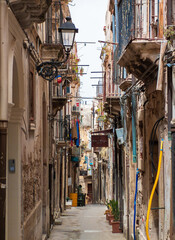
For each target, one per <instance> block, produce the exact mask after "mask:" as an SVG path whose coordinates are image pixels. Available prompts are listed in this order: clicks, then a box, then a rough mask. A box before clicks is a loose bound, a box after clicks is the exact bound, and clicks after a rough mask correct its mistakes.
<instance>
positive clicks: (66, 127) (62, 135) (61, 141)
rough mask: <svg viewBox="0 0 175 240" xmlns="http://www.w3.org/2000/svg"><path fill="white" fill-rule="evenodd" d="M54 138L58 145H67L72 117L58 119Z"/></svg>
mask: <svg viewBox="0 0 175 240" xmlns="http://www.w3.org/2000/svg"><path fill="white" fill-rule="evenodd" d="M54 140H55V143H56V145H57V146H58V147H63V146H66V144H67V142H68V141H69V140H70V117H69V116H66V117H65V118H64V119H63V118H60V119H56V120H55V125H54Z"/></svg>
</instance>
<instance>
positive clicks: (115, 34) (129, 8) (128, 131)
mask: <svg viewBox="0 0 175 240" xmlns="http://www.w3.org/2000/svg"><path fill="white" fill-rule="evenodd" d="M174 10H175V9H174V3H173V1H133V0H131V1H125V0H122V1H117V0H115V1H109V5H108V9H107V14H106V16H107V17H106V20H107V21H106V27H105V36H106V45H107V44H108V45H109V46H111V47H110V48H111V50H110V51H109V53H108V56H109V57H108V59H111V60H110V63H108V64H107V65H105V64H103V65H104V70H105V74H104V85H103V86H104V88H105V89H104V93H105V94H106V93H107V92H108V91H109V87H108V88H107V87H106V86H107V85H108V84H110V81H111V79H110V77H109V75H110V74H111V76H112V81H113V83H112V84H114V88H113V89H114V91H115V93H116V97H115V103H114V100H113V102H112V100H110V101H109V102H108V101H106V102H104V107H105V111H106V112H107V113H108V116H109V118H110V119H114V124H115V128H116V129H119V128H121V129H122V131H123V132H122V138H121V139H119V136H118V134H117V135H116V137H117V139H116V144H117V147H116V148H117V150H118V151H117V152H118V154H117V156H116V164H117V165H116V166H117V167H116V168H117V171H116V185H117V192H116V200H118V202H119V206H120V222H121V228H122V229H123V232H124V234H125V235H126V237H127V239H133V238H136V239H147V236H148V234H149V236H150V238H152V239H174V227H173V226H174V225H173V221H174V215H173V216H172V215H171V212H172V211H173V209H174V207H173V206H174V200H173V199H174V198H173V197H172V195H171V193H172V191H173V187H172V186H174V185H173V182H174V179H173V178H172V176H173V173H174V172H173V171H174V167H173V166H174V165H173V162H174V150H173V149H174V145H173V144H174V141H173V138H171V135H172V136H173V134H171V132H172V127H173V125H172V124H173V121H172V119H173V106H174V105H173V104H172V98H173V91H172V87H171V86H172V84H173V82H174V78H173V64H174V60H173V59H174V55H173V52H174V45H173V43H174ZM170 31H172V32H171V34H170V35H171V36H169V33H170ZM105 60H106V59H105V58H104V63H105ZM107 74H108V75H107ZM106 76H107V78H106ZM110 85H111V84H110ZM111 86H112V85H111ZM105 91H106V92H105ZM106 95H107V94H106ZM108 104H109V105H110V106H108ZM114 107H115V108H117V107H118V110H119V112H118V113H117V112H116V113H115V112H114ZM112 115H113V116H112ZM114 115H116V117H114ZM162 139H163V150H162V151H163V158H162V164H161V168H160V175H159V181H158V185H157V188H156V190H155V193H154V196H153V200H152V205H151V209H150V215H149V217H148V215H147V214H148V208H149V202H150V195H151V192H152V188H153V185H154V182H155V179H156V174H157V169H158V163H159V155H160V151H161V141H162ZM171 150H172V155H171ZM136 186H137V187H136ZM136 189H137V191H136ZM172 200H173V201H172ZM172 203H173V204H172ZM147 223H148V224H147ZM148 226H149V228H148V231H147V227H148Z"/></svg>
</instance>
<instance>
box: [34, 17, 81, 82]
mask: <svg viewBox="0 0 175 240" xmlns="http://www.w3.org/2000/svg"><path fill="white" fill-rule="evenodd" d="M66 20H67V22H65V23H63V24H62V25H61V26H60V28H58V31H59V32H60V33H61V41H62V45H63V48H64V50H65V55H66V56H65V59H64V60H63V61H61V62H60V61H55V60H52V61H48V62H43V63H41V64H39V65H38V66H37V67H36V70H37V72H38V74H39V75H40V76H42V77H43V78H44V79H46V80H48V81H52V80H53V79H54V78H55V77H57V75H58V67H60V66H61V65H62V64H63V63H65V62H66V61H67V60H68V58H69V54H70V51H71V49H72V48H73V44H74V39H75V34H76V33H77V32H78V29H77V28H75V25H74V24H73V23H72V22H71V18H70V17H67V18H66Z"/></svg>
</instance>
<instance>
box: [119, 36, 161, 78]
mask: <svg viewBox="0 0 175 240" xmlns="http://www.w3.org/2000/svg"><path fill="white" fill-rule="evenodd" d="M161 42H162V41H161V40H157V39H154V40H149V39H146V40H145V39H134V40H132V41H131V42H130V43H129V44H128V45H127V46H126V48H125V49H124V51H123V53H122V55H121V57H120V59H119V60H118V64H119V65H120V66H121V67H125V68H126V70H127V72H128V73H129V74H133V75H134V76H135V77H136V78H138V79H140V80H142V81H144V82H146V81H147V80H148V79H155V78H156V77H157V70H158V64H159V62H158V61H157V59H158V58H159V55H160V47H161Z"/></svg>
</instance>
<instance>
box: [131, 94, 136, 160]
mask: <svg viewBox="0 0 175 240" xmlns="http://www.w3.org/2000/svg"><path fill="white" fill-rule="evenodd" d="M132 151H133V153H132V154H133V163H136V162H137V155H136V96H135V93H133V94H132Z"/></svg>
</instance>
